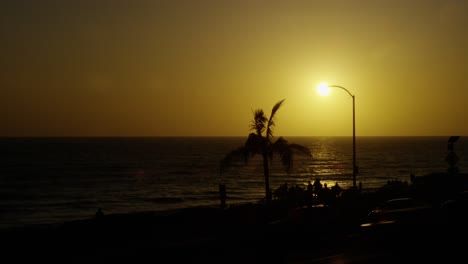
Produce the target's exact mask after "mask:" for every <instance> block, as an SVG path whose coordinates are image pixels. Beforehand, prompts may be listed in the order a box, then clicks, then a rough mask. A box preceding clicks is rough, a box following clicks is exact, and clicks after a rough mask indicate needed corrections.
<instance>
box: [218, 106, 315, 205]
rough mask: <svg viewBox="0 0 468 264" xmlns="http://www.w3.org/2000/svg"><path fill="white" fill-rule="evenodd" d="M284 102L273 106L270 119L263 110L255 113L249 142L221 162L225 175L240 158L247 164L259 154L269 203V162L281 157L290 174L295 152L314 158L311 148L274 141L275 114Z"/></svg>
mask: <svg viewBox="0 0 468 264" xmlns="http://www.w3.org/2000/svg"><path fill="white" fill-rule="evenodd" d="M284 100H285V99H283V100H281V101H279V102H277V103H276V104H275V105H274V106H273V108H272V110H271V114H270V117H269V118H267V117H266V116H265V113H264V111H263V110H262V109H257V110H255V111H254V112H253V115H254V118H253V120H252V122H251V125H250V130H252V131H253V132H252V133H250V134H249V137H248V138H247V141H246V142H245V143H244V145H243V146H241V147H239V148H237V149H235V150H233V151H231V152H229V153H228V154H227V155H226V156H225V157H224V158H223V159H222V160H221V168H220V173H223V172H224V170H225V168H227V167H229V166H230V165H231V163H232V162H233V161H234V160H235V159H237V158H239V157H242V158H244V161H245V162H247V161H248V160H249V159H251V158H253V157H254V156H255V155H257V154H258V155H262V158H263V174H264V176H265V199H266V202H267V203H269V202H270V201H271V191H270V183H269V178H270V167H269V161H272V160H273V156H274V154H278V155H279V157H280V159H281V162H282V164H283V165H284V168H285V170H286V172H287V173H289V172H290V171H291V169H292V167H293V152H296V151H298V152H300V153H302V154H304V155H306V156H309V157H312V154H311V152H310V150H309V148H307V147H305V146H302V145H299V144H289V143H288V141H287V140H285V139H284V138H283V137H279V138H278V139H277V140H276V141H274V136H273V128H274V126H275V114H276V112H277V111H278V109H279V108H280V107H281V105H282V104H283V102H284ZM264 133H265V134H264Z"/></svg>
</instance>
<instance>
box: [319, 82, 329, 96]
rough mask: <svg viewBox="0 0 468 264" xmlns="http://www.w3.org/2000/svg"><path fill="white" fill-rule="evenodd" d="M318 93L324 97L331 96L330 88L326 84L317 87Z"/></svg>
mask: <svg viewBox="0 0 468 264" xmlns="http://www.w3.org/2000/svg"><path fill="white" fill-rule="evenodd" d="M317 90H318V93H319V94H320V95H322V96H327V95H328V94H330V87H328V84H327V83H326V82H322V83H320V84H319V85H318V87H317Z"/></svg>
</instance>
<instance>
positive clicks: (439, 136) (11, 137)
mask: <svg viewBox="0 0 468 264" xmlns="http://www.w3.org/2000/svg"><path fill="white" fill-rule="evenodd" d="M247 136H248V135H243V136H0V138H2V139H13V138H18V139H21V138H44V139H48V138H243V137H247ZM451 136H453V135H442V136H441V135H422V136H415V135H409V136H405V135H397V136H389V135H387V136H382V135H373V136H369V135H367V136H356V138H444V137H451ZM457 136H459V137H465V136H464V135H457ZM279 137H285V138H286V137H290V138H352V137H353V136H351V135H349V136H291V135H287V136H283V135H279V136H275V138H279Z"/></svg>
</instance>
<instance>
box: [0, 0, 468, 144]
mask: <svg viewBox="0 0 468 264" xmlns="http://www.w3.org/2000/svg"><path fill="white" fill-rule="evenodd" d="M0 22H1V23H0V52H1V60H0V69H1V71H0V91H1V96H0V124H1V125H0V136H245V135H247V134H248V133H249V122H250V120H251V118H252V110H254V109H257V108H262V109H264V110H265V111H266V112H267V113H269V112H270V110H271V107H272V106H273V105H274V104H275V103H276V102H278V101H279V100H281V99H283V98H285V99H286V100H285V103H284V105H283V106H282V107H281V109H280V110H279V111H278V113H277V126H276V128H275V135H277V136H351V135H352V99H351V97H350V96H349V94H347V93H346V92H345V91H343V90H340V89H334V90H333V92H332V93H331V94H330V95H329V96H328V97H320V96H319V95H318V93H317V92H316V86H317V84H318V83H319V82H321V81H326V82H328V83H329V84H335V85H340V86H343V87H346V88H347V89H348V90H349V91H350V92H351V93H352V94H354V95H355V98H356V104H355V106H356V135H357V136H426V135H427V136H437V135H440V136H448V135H468V122H467V120H468V119H467V116H468V115H467V114H468V110H467V107H466V106H467V105H468V50H467V49H468V26H467V25H468V1H461V0H460V1H455V0H440V1H436V0H405V1H400V0H388V1H385V0H367V1H365V0H362V1H360V0H343V1H334V0H324V1H319V0H309V1H305V0H304V1H294V0H285V1H258V0H232V1H223V0H213V1H204V0H201V1H199V0H187V1H178V0H168V1H158V0H148V1H142V0H140V1H138V0H127V1H122V0H98V1H94V0H93V1H91V0H89V1H87V0H83V1H75V0H73V1H72V0H69V1H68V0H61V1H58V0H56V1H52V0H41V1H37V0H22V1H18V0H2V1H1V2H0Z"/></svg>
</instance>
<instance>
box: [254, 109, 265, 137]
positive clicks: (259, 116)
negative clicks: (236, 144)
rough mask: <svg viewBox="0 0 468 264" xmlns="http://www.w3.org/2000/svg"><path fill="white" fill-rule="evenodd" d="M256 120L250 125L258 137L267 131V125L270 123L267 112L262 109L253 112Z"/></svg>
mask: <svg viewBox="0 0 468 264" xmlns="http://www.w3.org/2000/svg"><path fill="white" fill-rule="evenodd" d="M253 115H254V119H253V120H252V122H251V124H250V129H251V130H253V131H255V133H257V135H261V134H262V133H263V131H264V130H265V126H266V125H265V124H266V122H267V121H268V119H267V118H266V116H265V112H263V110H262V109H257V110H255V111H254V112H253Z"/></svg>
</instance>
